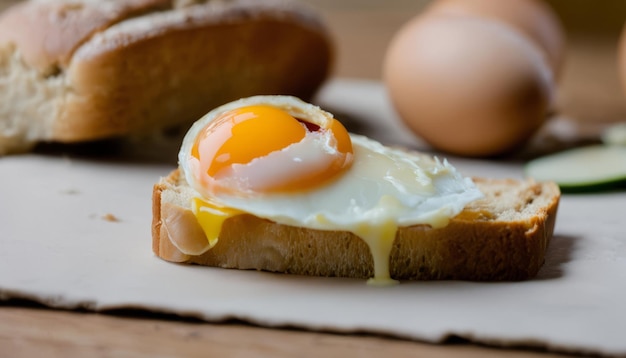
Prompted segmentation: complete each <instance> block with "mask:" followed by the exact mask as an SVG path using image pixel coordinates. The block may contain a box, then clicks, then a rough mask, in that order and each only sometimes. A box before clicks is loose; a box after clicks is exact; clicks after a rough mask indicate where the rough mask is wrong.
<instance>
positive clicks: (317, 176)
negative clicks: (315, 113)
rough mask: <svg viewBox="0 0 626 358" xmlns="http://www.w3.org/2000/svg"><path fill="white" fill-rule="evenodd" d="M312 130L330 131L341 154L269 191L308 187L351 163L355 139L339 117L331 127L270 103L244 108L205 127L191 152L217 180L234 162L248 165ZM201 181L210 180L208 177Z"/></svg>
mask: <svg viewBox="0 0 626 358" xmlns="http://www.w3.org/2000/svg"><path fill="white" fill-rule="evenodd" d="M309 131H330V132H331V134H332V135H333V136H334V138H335V143H336V150H337V152H338V155H337V156H336V157H335V158H334V159H333V161H332V162H331V163H328V165H327V166H326V167H325V168H322V169H321V170H320V171H316V172H309V173H306V174H302V173H293V175H292V176H290V178H289V180H288V181H286V182H283V183H281V184H280V186H276V187H270V188H267V191H292V190H302V189H308V188H311V187H313V186H316V185H318V184H320V183H322V182H325V181H327V180H329V179H330V178H332V177H334V176H335V175H337V174H338V173H340V172H341V171H342V170H344V169H345V168H347V167H348V166H349V165H350V164H351V157H352V156H351V154H352V142H351V140H350V136H349V134H348V132H347V131H346V129H345V127H344V126H343V125H342V124H341V123H340V122H339V121H337V120H332V121H331V123H330V125H329V128H320V127H319V126H317V125H316V124H312V123H307V122H301V121H299V120H298V119H296V118H294V117H293V116H291V115H290V114H289V113H287V112H285V111H283V110H281V109H279V108H276V107H272V106H269V105H256V106H248V107H242V108H238V109H235V110H231V111H228V112H225V113H223V114H221V115H220V116H219V117H217V118H215V119H214V120H213V121H212V122H211V123H210V124H209V125H208V126H207V127H205V128H204V129H203V130H202V131H201V132H200V133H199V135H198V137H197V138H196V141H195V143H194V145H193V147H192V150H191V155H192V156H193V157H195V158H196V159H197V160H198V161H199V163H200V170H201V172H200V174H199V175H201V176H204V175H205V174H206V175H208V176H209V177H211V178H214V179H215V178H216V176H219V173H220V172H221V171H222V170H224V169H227V168H229V167H231V166H232V165H233V164H244V165H245V164H247V163H250V162H251V161H252V160H254V159H257V158H262V157H265V156H267V155H268V154H270V153H272V152H275V151H280V150H282V149H284V148H286V147H288V146H289V145H291V144H294V143H298V142H300V141H301V140H302V139H304V137H305V136H306V135H307V132H309ZM349 154H350V155H349ZM286 165H288V163H287V164H286ZM200 179H201V178H200ZM246 179H247V180H254V178H246ZM201 182H204V183H207V181H206V180H201Z"/></svg>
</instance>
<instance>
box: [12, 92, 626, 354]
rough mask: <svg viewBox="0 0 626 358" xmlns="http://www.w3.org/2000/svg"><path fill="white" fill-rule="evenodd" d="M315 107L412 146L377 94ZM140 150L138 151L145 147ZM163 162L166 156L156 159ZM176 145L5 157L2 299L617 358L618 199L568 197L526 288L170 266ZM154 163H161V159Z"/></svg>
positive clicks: (624, 245) (516, 170)
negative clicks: (167, 208)
mask: <svg viewBox="0 0 626 358" xmlns="http://www.w3.org/2000/svg"><path fill="white" fill-rule="evenodd" d="M318 101H319V103H321V104H323V106H324V107H325V108H327V109H329V110H331V111H334V112H335V114H336V115H337V117H341V116H345V118H346V121H347V124H348V126H349V127H352V128H353V129H354V131H357V132H361V133H366V134H370V135H371V136H373V137H375V138H378V139H380V140H382V141H384V142H386V143H396V144H405V145H410V146H413V147H417V148H419V147H421V146H423V144H421V143H420V142H419V141H416V140H415V139H414V138H413V137H412V136H411V135H410V134H408V133H407V132H406V131H404V130H403V127H402V126H401V125H400V124H399V123H398V122H397V120H396V117H395V116H394V115H393V113H392V111H391V108H390V106H389V103H388V102H387V100H386V98H385V94H384V92H383V90H382V87H381V86H380V85H379V84H377V83H371V82H354V81H334V82H332V83H331V84H330V85H329V86H328V87H326V89H325V90H324V91H323V92H322V93H321V94H320V96H319V98H318ZM142 146H145V147H142ZM166 148H167V149H168V150H165V149H166ZM172 148H174V149H173V150H174V151H175V150H177V143H174V145H170V146H155V147H154V148H152V147H150V146H149V144H145V145H144V144H141V142H138V143H135V144H133V145H128V148H125V149H123V150H129V153H130V154H129V155H128V157H126V156H122V158H123V159H120V158H119V153H118V157H117V159H106V157H102V156H100V157H96V158H94V157H89V156H88V157H81V156H80V155H78V154H77V153H76V151H73V152H72V153H70V154H69V155H63V154H27V155H19V156H8V157H4V158H0V178H2V185H0V228H1V229H0V299H4V300H6V299H10V298H27V299H32V300H35V301H38V302H42V303H45V304H47V305H50V306H52V307H64V308H74V307H83V308H87V309H93V310H106V309H113V308H141V309H147V310H154V311H158V312H168V313H176V314H180V315H186V316H194V317H199V318H202V319H206V320H209V321H219V320H225V319H229V318H236V319H241V320H244V321H248V322H251V323H254V324H259V325H263V326H295V327H299V328H304V329H312V330H321V329H323V330H330V331H336V332H357V331H358V332H370V333H382V334H387V335H393V336H397V337H401V338H409V339H418V340H423V341H430V342H439V341H441V340H443V339H445V338H446V337H448V336H449V335H458V336H461V337H464V338H467V339H470V340H474V341H477V342H482V343H487V344H495V345H517V344H531V345H538V346H542V347H547V348H549V349H554V350H559V351H568V352H583V353H598V354H618V355H619V354H623V355H626V224H625V220H624V219H625V216H626V192H624V191H622V192H610V193H601V194H593V195H565V196H564V197H563V198H562V201H561V205H560V208H559V213H558V218H557V224H556V232H555V236H554V238H553V241H552V243H551V245H550V247H549V250H548V254H547V259H546V263H545V265H544V267H543V268H542V270H541V272H540V274H539V276H538V277H537V278H536V279H533V280H531V281H526V282H505V283H475V282H454V281H448V282H403V283H401V284H400V285H398V286H395V287H388V288H380V287H370V286H367V285H366V284H365V282H364V281H363V280H351V279H339V278H316V277H300V276H289V275H280V274H271V273H263V272H255V271H236V270H224V269H215V268H207V267H194V266H186V265H177V264H171V263H167V262H165V261H162V260H160V259H158V258H156V257H155V256H154V255H153V254H152V251H151V246H150V245H151V237H150V224H151V218H152V216H151V192H152V185H153V184H154V183H155V182H156V181H157V179H158V178H159V176H165V175H167V173H168V172H169V171H170V170H171V169H173V168H174V166H175V162H173V161H172V160H174V159H172V158H175V156H176V153H175V152H174V153H172V152H171V151H172ZM159 151H163V153H161V152H159ZM451 161H452V164H453V165H455V166H457V167H458V168H459V169H461V170H462V171H463V172H464V173H465V174H467V175H480V176H491V177H521V176H522V169H521V162H517V163H515V162H510V161H509V162H505V161H497V162H496V161H487V160H468V159H459V158H451Z"/></svg>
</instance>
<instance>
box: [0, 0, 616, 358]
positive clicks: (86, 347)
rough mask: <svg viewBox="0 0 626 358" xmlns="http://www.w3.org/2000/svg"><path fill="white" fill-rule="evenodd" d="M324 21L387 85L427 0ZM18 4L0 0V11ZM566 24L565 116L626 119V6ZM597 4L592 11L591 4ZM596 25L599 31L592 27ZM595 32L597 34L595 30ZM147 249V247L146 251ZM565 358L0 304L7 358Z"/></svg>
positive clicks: (343, 71)
mask: <svg viewBox="0 0 626 358" xmlns="http://www.w3.org/2000/svg"><path fill="white" fill-rule="evenodd" d="M307 1H308V2H310V3H311V4H312V5H313V6H315V7H317V8H319V10H320V12H321V13H322V15H323V16H324V17H325V18H326V19H327V21H328V25H329V27H330V28H331V30H332V32H333V34H334V36H335V39H336V44H337V51H338V58H337V64H336V68H335V75H336V76H342V77H364V78H374V79H378V78H380V66H381V64H382V61H383V58H384V51H385V49H386V46H387V43H388V41H389V40H390V38H391V37H392V36H393V34H394V33H395V31H397V30H398V29H399V28H400V26H401V25H402V24H403V23H404V22H405V21H407V20H408V19H409V18H410V17H411V16H413V15H415V13H417V12H418V11H419V10H420V9H421V8H422V7H423V6H424V5H425V4H426V3H427V1H424V0H421V1H420V0H391V1H377V0H342V1H333V0H307ZM13 2H15V1H11V0H0V9H3V8H5V7H6V6H8V5H9V4H11V3H13ZM551 3H553V4H554V5H555V8H556V9H557V10H559V11H560V13H561V14H562V16H564V21H565V24H566V28H567V30H568V33H569V34H570V46H569V50H568V62H567V66H566V70H565V74H564V76H563V81H562V82H561V85H560V87H559V89H560V91H559V97H560V102H559V103H560V110H561V111H562V112H563V113H566V114H567V115H569V116H572V117H573V118H574V119H576V120H579V121H581V122H605V121H617V120H624V118H626V103H625V102H626V101H625V100H624V95H623V93H622V91H621V89H620V85H619V81H618V76H617V69H616V64H617V57H616V46H617V38H618V35H619V30H620V29H621V26H622V23H621V22H623V21H624V16H623V14H624V13H626V5H625V4H626V1H623V0H615V1H613V0H603V1H601V2H597V1H588V0H587V1H570V0H561V1H559V0H554V1H551ZM590 4H591V5H590ZM590 6H591V8H590ZM594 23H595V25H594ZM596 30H597V31H596ZM146 247H147V249H149V245H148V246H146ZM503 355H506V356H508V357H520V358H522V357H526V358H531V357H535V358H537V357H563V356H562V355H557V354H552V353H549V352H540V351H532V350H526V349H523V348H517V349H499V348H493V347H491V348H490V347H484V346H476V345H472V344H468V343H458V342H457V343H450V344H443V345H433V344H425V343H419V342H412V341H404V340H398V339H390V338H384V337H374V336H359V335H337V334H328V333H314V332H304V331H297V330H287V329H268V328H260V327H253V326H249V325H246V324H242V323H232V324H210V323H203V322H191V321H183V320H179V319H176V318H173V317H164V316H151V315H150V314H145V313H144V314H141V315H139V314H128V313H127V314H124V315H112V314H96V313H85V312H72V311H58V310H49V309H42V308H39V307H31V305H29V304H27V305H24V304H23V303H20V302H15V301H8V302H3V303H0V357H182V356H185V357H200V356H203V357H204V356H228V357H230V356H235V357H240V356H241V357H243V356H246V357H247V356H266V357H291V356H299V357H344V356H360V357H377V356H389V357H408V356H427V357H453V356H454V357H456V356H463V357H501V356H503Z"/></svg>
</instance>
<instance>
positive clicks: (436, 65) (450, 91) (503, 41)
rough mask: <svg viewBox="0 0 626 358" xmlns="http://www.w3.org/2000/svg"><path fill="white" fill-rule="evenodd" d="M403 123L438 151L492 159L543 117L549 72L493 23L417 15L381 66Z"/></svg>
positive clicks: (528, 47)
mask: <svg viewBox="0 0 626 358" xmlns="http://www.w3.org/2000/svg"><path fill="white" fill-rule="evenodd" d="M383 76H384V81H385V83H386V85H387V88H388V91H389V95H390V97H391V100H392V103H393V104H394V107H395V108H396V110H397V112H398V114H399V115H400V117H401V118H402V119H403V121H404V122H405V123H406V124H407V125H408V126H409V128H411V129H412V130H413V131H414V132H415V133H416V134H418V135H419V136H420V137H422V138H423V139H424V140H426V141H427V142H429V143H430V144H431V145H432V146H434V147H435V148H437V149H440V150H443V151H446V152H449V153H454V154H459V155H464V156H491V155H497V154H501V153H504V152H507V151H510V150H512V149H514V148H516V147H518V146H519V145H521V144H522V143H524V142H525V141H526V140H527V139H528V138H529V137H530V136H531V135H532V134H533V133H534V132H535V131H536V130H537V129H538V128H539V127H540V126H541V124H542V123H543V122H544V120H545V118H546V113H547V110H548V108H549V106H550V103H551V100H552V93H553V79H552V71H551V70H550V69H549V66H548V65H547V64H546V63H545V61H544V58H543V56H542V54H541V53H540V51H539V50H538V49H537V48H536V46H534V45H533V44H531V43H530V41H529V40H528V39H527V38H525V37H523V36H521V35H519V33H518V32H516V31H514V30H512V29H511V28H510V27H509V26H506V25H503V24H502V23H500V22H497V21H490V20H486V19H478V18H475V17H458V16H452V15H446V14H438V15H431V16H424V17H416V18H415V19H413V20H412V21H410V22H409V23H408V24H407V25H405V26H404V27H403V28H402V29H401V30H400V31H399V32H398V34H397V35H396V36H395V37H394V39H393V41H392V42H391V44H390V47H389V49H388V51H387V54H386V58H385V64H384V69H383Z"/></svg>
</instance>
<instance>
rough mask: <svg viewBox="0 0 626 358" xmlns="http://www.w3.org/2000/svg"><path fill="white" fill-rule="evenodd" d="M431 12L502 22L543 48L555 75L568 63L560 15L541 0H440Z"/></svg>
mask: <svg viewBox="0 0 626 358" xmlns="http://www.w3.org/2000/svg"><path fill="white" fill-rule="evenodd" d="M428 13H429V14H430V13H432V14H435V13H447V14H456V15H461V16H463V15H470V16H478V17H484V18H489V19H492V20H499V21H502V22H504V23H506V24H508V25H510V26H513V27H514V28H515V29H517V30H518V31H520V32H521V33H522V34H523V35H524V36H527V37H528V38H529V39H530V40H531V41H532V42H533V43H535V44H536V45H537V46H539V47H540V49H541V50H542V51H543V52H544V54H545V55H546V60H547V61H548V63H549V64H550V67H551V68H552V70H553V72H554V74H555V77H558V75H559V73H560V72H561V69H562V68H563V63H564V62H565V50H566V42H567V40H566V35H565V31H564V28H563V25H562V23H561V20H560V18H559V17H558V15H557V14H556V13H555V12H554V11H553V10H552V8H551V7H550V6H549V5H548V4H547V3H546V2H545V1H541V0H505V1H502V0H437V1H434V2H432V3H431V5H430V7H429V8H428Z"/></svg>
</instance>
